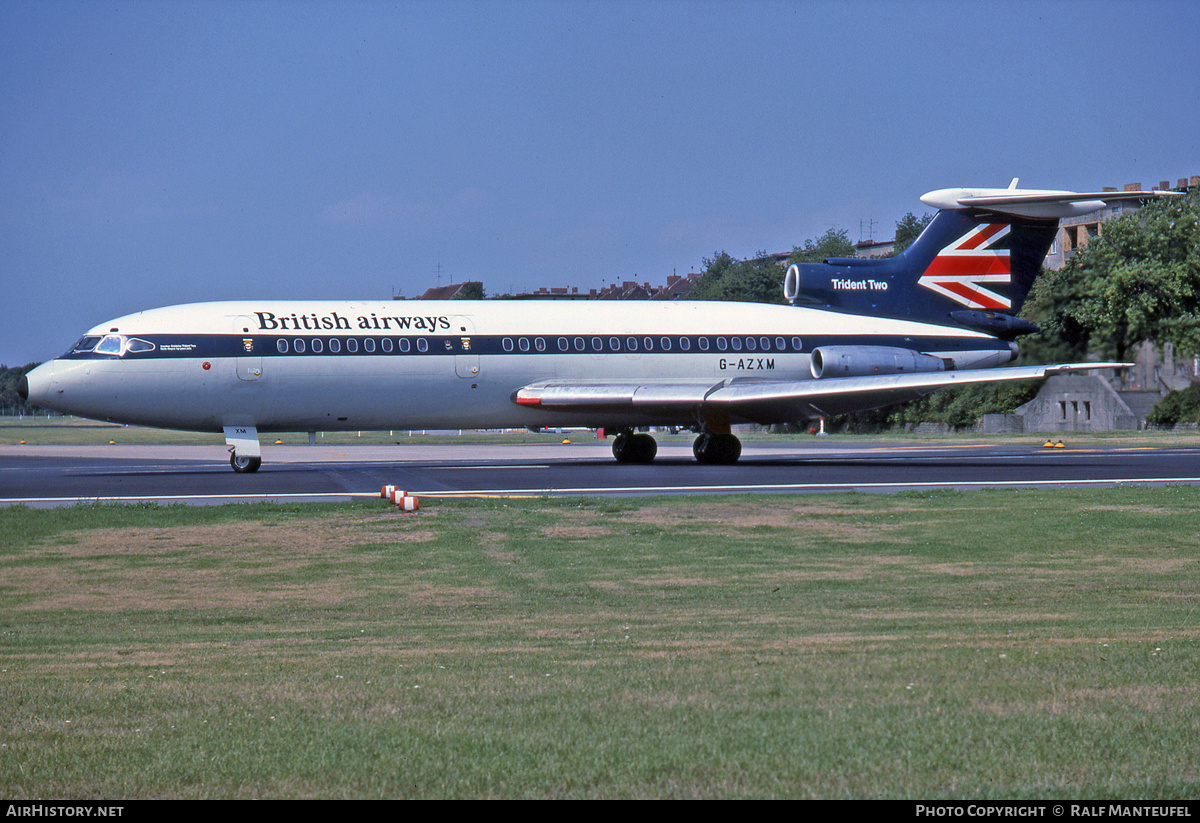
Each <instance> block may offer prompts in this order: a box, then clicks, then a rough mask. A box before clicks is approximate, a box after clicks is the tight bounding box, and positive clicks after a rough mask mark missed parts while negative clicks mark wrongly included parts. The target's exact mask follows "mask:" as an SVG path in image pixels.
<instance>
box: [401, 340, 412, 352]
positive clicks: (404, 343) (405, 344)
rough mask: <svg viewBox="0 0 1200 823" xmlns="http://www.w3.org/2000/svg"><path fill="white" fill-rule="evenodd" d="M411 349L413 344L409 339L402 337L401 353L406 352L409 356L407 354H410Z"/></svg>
mask: <svg viewBox="0 0 1200 823" xmlns="http://www.w3.org/2000/svg"><path fill="white" fill-rule="evenodd" d="M410 348H412V344H411V343H409V342H408V338H407V337H401V338H400V351H402V352H404V353H405V354H407V353H408V350H409V349H410Z"/></svg>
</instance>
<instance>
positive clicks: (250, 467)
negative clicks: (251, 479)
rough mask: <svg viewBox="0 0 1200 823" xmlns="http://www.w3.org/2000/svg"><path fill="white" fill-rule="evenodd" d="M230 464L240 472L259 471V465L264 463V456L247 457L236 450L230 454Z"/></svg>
mask: <svg viewBox="0 0 1200 823" xmlns="http://www.w3.org/2000/svg"><path fill="white" fill-rule="evenodd" d="M229 465H231V466H233V470H234V471H235V472H237V473H238V474H251V473H252V472H256V471H258V467H259V466H261V465H262V458H261V457H245V456H243V455H240V454H238V453H237V452H234V453H233V454H231V455H229Z"/></svg>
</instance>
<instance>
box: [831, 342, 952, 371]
mask: <svg viewBox="0 0 1200 823" xmlns="http://www.w3.org/2000/svg"><path fill="white" fill-rule="evenodd" d="M809 368H810V370H811V371H812V376H813V377H815V378H817V379H820V378H822V377H862V376H864V375H871V374H905V373H908V372H934V371H945V370H946V361H944V360H943V359H942V358H940V357H934V356H933V355H930V354H921V353H920V352H919V351H913V350H912V349H897V348H893V347H891V346H820V347H818V348H815V349H813V353H812V361H811V362H810V364H809Z"/></svg>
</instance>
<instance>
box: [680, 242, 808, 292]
mask: <svg viewBox="0 0 1200 823" xmlns="http://www.w3.org/2000/svg"><path fill="white" fill-rule="evenodd" d="M783 275H784V270H783V268H782V267H780V265H779V263H777V262H776V261H775V259H774V258H771V257H768V256H767V253H766V252H759V254H758V256H757V257H755V258H754V259H751V260H735V259H734V258H733V257H732V256H730V255H729V254H728V253H727V252H724V251H720V252H716V253H715V254H714V255H713V257H711V258H705V260H704V271H702V272H701V273H700V278H699V280H698V282H697V283H696V288H695V289H693V291H692V295H691V296H692V298H693V299H696V300H739V301H745V302H751V303H783V302H785V301H784V299H783Z"/></svg>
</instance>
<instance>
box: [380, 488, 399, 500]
mask: <svg viewBox="0 0 1200 823" xmlns="http://www.w3.org/2000/svg"><path fill="white" fill-rule="evenodd" d="M395 490H396V487H395V486H383V487H381V488H380V489H379V496H380V497H382V498H383V499H384V500H391V499H392V492H394V491H395Z"/></svg>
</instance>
